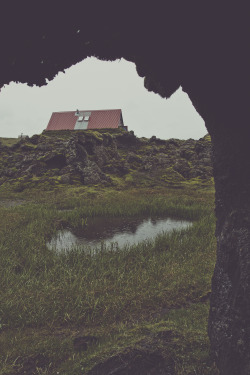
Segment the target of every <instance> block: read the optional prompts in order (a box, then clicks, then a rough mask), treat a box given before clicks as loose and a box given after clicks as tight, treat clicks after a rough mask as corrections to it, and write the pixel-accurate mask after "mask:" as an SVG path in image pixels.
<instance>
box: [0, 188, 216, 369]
mask: <svg viewBox="0 0 250 375" xmlns="http://www.w3.org/2000/svg"><path fill="white" fill-rule="evenodd" d="M84 194H85V195H84ZM177 194H178V196H176V192H172V191H169V192H160V191H158V192H157V194H155V193H154V192H153V191H150V192H149V191H140V192H138V191H130V192H129V191H126V192H119V191H118V192H115V191H112V192H110V191H107V192H104V191H103V192H100V194H95V197H94V199H89V200H88V201H87V200H86V199H84V196H85V198H86V197H87V193H86V192H83V194H79V198H77V195H76V194H75V196H74V195H73V196H72V197H68V195H67V191H66V192H65V193H64V195H63V192H61V193H60V194H59V195H58V196H54V197H52V199H51V201H49V202H47V204H42V203H39V202H38V203H36V204H33V203H30V204H28V205H26V206H19V207H15V208H12V209H6V208H5V209H4V208H1V216H0V220H1V233H0V234H1V239H0V241H1V243H0V244H1V257H0V271H1V281H0V285H1V295H0V306H1V307H0V319H1V320H0V324H1V325H2V328H5V331H3V333H2V334H1V335H0V347H1V348H2V349H1V357H0V358H1V360H2V366H3V368H4V371H5V372H2V374H3V373H8V372H7V371H8V369H9V371H10V372H11V370H10V369H11V368H12V365H13V363H14V361H15V359H16V358H17V357H18V356H21V357H23V356H24V355H30V356H31V355H35V354H37V353H44V355H45V357H48V358H49V363H50V362H51V363H53V366H54V368H55V369H56V370H57V371H62V373H63V371H65V373H69V372H67V371H70V373H71V374H78V373H81V370H80V368H81V366H83V364H84V366H86V367H88V366H89V365H90V364H91V363H92V364H93V363H94V362H95V361H96V360H97V359H98V358H99V359H101V358H103V357H105V356H106V355H108V353H109V352H110V351H114V350H115V351H117V350H118V351H119V350H121V349H122V348H123V347H125V346H127V345H134V343H135V342H136V341H138V340H139V339H141V338H145V337H146V338H147V337H148V332H149V333H150V332H151V333H152V332H155V331H157V330H158V329H159V324H160V327H161V329H171V330H173V332H174V335H175V340H174V343H172V344H171V345H170V346H169V350H170V351H171V350H172V352H173V355H174V358H175V361H176V366H177V368H178V371H179V372H178V374H188V373H191V370H192V371H193V373H195V372H194V371H196V373H200V374H215V370H211V367H209V366H208V365H207V364H205V361H206V360H207V356H208V354H207V353H208V342H207V336H206V319H205V317H204V314H206V315H207V307H206V305H203V304H201V303H199V301H200V299H203V297H204V296H205V295H206V294H207V293H208V292H209V290H210V280H211V275H212V271H213V266H214V261H215V239H214V234H213V233H214V218H213V213H212V206H213V202H212V201H213V198H212V194H210V193H209V192H192V191H189V192H185V191H181V192H180V191H178V192H177ZM48 197H49V196H47V198H48ZM63 198H64V199H63ZM39 200H40V202H42V201H44V200H45V194H44V195H43V196H40V197H39ZM60 202H63V203H62V204H61V207H66V206H67V207H68V208H71V207H74V206H75V207H76V209H74V210H73V211H66V212H58V210H57V209H56V208H58V207H60ZM122 212H125V213H126V215H134V214H138V213H149V214H150V213H152V212H154V213H167V214H169V215H170V216H171V215H172V216H174V217H176V218H178V217H179V218H183V219H191V220H196V222H195V223H194V225H193V226H192V227H191V228H188V229H186V230H181V231H173V232H171V233H170V234H166V235H164V234H163V235H159V236H158V237H157V238H156V239H155V240H154V241H144V242H143V243H141V244H139V245H137V246H130V247H129V246H127V247H126V249H125V250H124V249H122V250H119V249H117V248H115V249H113V250H111V251H106V249H105V246H103V248H102V250H101V251H98V252H96V254H95V255H94V256H93V255H91V254H85V253H84V252H82V251H81V250H80V249H79V248H77V247H75V248H74V250H73V251H70V252H65V253H63V254H56V253H54V252H51V251H49V250H48V249H47V248H46V241H47V239H48V238H50V236H51V235H52V234H53V233H55V231H56V230H57V229H58V228H63V227H65V226H67V225H71V226H76V227H78V226H81V225H85V221H84V220H85V218H86V217H88V215H89V216H91V215H92V216H95V215H100V214H103V215H107V216H110V215H113V216H115V215H121V214H122ZM83 218H84V220H83ZM190 304H194V307H191V308H185V306H189V305H190ZM179 307H183V308H182V309H181V310H175V312H174V311H173V312H171V311H170V312H167V311H168V309H176V308H179ZM161 311H165V313H164V315H161ZM206 315H205V316H206ZM158 316H160V321H159V318H157V317H158ZM184 322H185V323H184ZM145 326H146V327H147V330H146V331H147V334H146V333H145V332H144V331H145V330H144V328H143V327H145ZM53 327H56V329H57V330H59V329H61V330H62V331H63V332H64V334H63V336H62V337H63V340H61V339H58V336H56V335H53V334H51V330H52V329H53ZM59 327H61V328H59ZM69 327H71V330H72V332H74V330H75V331H77V330H80V331H83V332H84V334H86V333H92V334H95V335H98V336H100V337H102V340H103V344H98V345H96V346H93V348H91V349H90V351H89V352H88V353H87V355H84V356H81V355H79V354H76V353H75V352H74V350H73V348H72V345H70V344H69V343H70V342H71V337H72V333H71V331H70V330H69ZM15 328H18V331H16V330H15ZM30 332H32V336H31V335H30ZM65 332H66V333H65ZM15 337H16V338H15ZM148 339H149V340H150V338H148ZM118 342H119V344H118ZM10 344H11V346H10ZM201 348H202V349H201ZM49 363H48V364H46V366H47V368H49ZM67 369H68V370H67ZM69 369H70V370H69ZM44 371H45V370H44ZM53 371H54V370H53ZM188 371H189V372H188ZM197 371H198V372H197ZM43 373H45V372H43ZM47 373H53V372H52V371H51V372H50V370H48V372H47ZM0 374H1V372H0Z"/></svg>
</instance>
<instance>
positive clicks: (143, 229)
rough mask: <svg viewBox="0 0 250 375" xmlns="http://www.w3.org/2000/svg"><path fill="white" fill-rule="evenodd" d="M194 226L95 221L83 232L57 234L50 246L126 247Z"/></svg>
mask: <svg viewBox="0 0 250 375" xmlns="http://www.w3.org/2000/svg"><path fill="white" fill-rule="evenodd" d="M190 225H191V223H190V222H188V221H183V220H174V219H170V218H166V217H165V218H164V217H157V216H156V217H146V218H145V217H144V218H143V217H137V218H128V217H122V218H95V219H91V220H88V222H87V226H86V227H85V228H83V229H82V230H70V229H64V230H60V231H58V232H57V234H56V236H54V237H53V238H52V239H51V241H50V242H48V243H47V246H48V247H49V248H50V249H54V250H57V251H62V250H65V249H66V250H70V249H71V248H73V247H74V246H84V247H86V248H88V249H90V248H91V249H96V248H101V247H102V246H105V247H109V248H110V247H112V248H113V249H115V248H116V247H124V246H126V245H135V244H137V243H139V242H141V241H144V240H149V239H154V238H155V237H156V236H157V235H158V234H160V233H162V232H169V231H172V230H174V229H175V230H178V229H183V228H187V227H188V226H190Z"/></svg>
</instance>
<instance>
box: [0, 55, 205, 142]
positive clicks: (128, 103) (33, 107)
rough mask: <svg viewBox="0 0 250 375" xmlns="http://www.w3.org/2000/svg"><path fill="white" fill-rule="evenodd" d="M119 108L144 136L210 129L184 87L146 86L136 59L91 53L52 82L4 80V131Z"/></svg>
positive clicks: (0, 95)
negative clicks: (168, 93)
mask: <svg viewBox="0 0 250 375" xmlns="http://www.w3.org/2000/svg"><path fill="white" fill-rule="evenodd" d="M119 108H121V109H122V113H123V119H124V123H125V125H127V126H128V129H129V130H133V131H134V132H135V134H136V135H137V136H139V137H148V138H149V137H151V136H152V135H155V136H157V137H159V138H162V139H168V138H179V139H188V138H194V139H198V138H201V137H203V136H204V135H205V134H206V133H207V131H206V128H205V125H204V121H203V120H202V118H201V117H200V116H199V114H198V113H197V112H196V111H195V109H194V107H193V106H192V104H191V102H190V100H189V98H188V96H187V94H185V93H184V92H183V91H182V90H178V91H177V92H176V93H175V94H174V95H172V97H171V98H170V99H168V100H166V99H162V98H161V97H160V96H159V95H156V94H154V93H149V92H148V91H147V90H146V89H145V88H144V86H143V78H140V77H139V76H138V75H137V73H136V69H135V65H134V64H133V63H130V62H127V61H125V60H120V61H115V62H103V61H99V60H97V59H95V58H88V59H86V60H84V61H83V62H81V63H79V64H77V65H75V66H73V67H71V68H70V69H67V70H66V73H65V74H64V73H59V74H58V75H57V77H56V78H55V79H54V80H53V81H51V82H49V83H48V85H47V86H44V87H35V86H34V87H28V86H27V85H26V84H16V83H11V84H10V85H8V86H5V87H4V88H3V89H2V91H1V92H0V137H17V136H18V135H20V134H21V133H23V134H27V135H29V136H31V135H33V134H40V133H41V132H42V131H43V130H44V129H45V128H46V126H47V124H48V122H49V119H50V116H51V114H52V112H57V111H58V112H60V111H74V110H76V109H79V110H94V109H119Z"/></svg>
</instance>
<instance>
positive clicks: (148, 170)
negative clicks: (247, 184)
mask: <svg viewBox="0 0 250 375" xmlns="http://www.w3.org/2000/svg"><path fill="white" fill-rule="evenodd" d="M155 178H157V180H158V182H159V181H161V182H162V184H167V185H171V186H177V185H181V184H183V183H184V184H185V183H192V182H195V181H197V180H198V181H199V182H208V181H210V182H211V178H212V163H211V141H210V137H209V136H208V135H207V136H205V137H204V138H201V139H200V140H198V141H195V140H193V139H188V140H178V139H169V140H161V139H158V138H156V137H154V136H153V137H152V138H150V139H146V138H137V137H136V136H135V135H134V133H133V132H132V131H131V132H122V131H112V130H109V131H107V130H106V131H84V132H83V131H74V132H72V131H57V132H56V131H47V132H46V131H44V132H43V133H42V134H41V135H33V136H32V137H30V138H29V137H27V138H25V139H21V140H19V141H18V142H16V143H15V144H13V145H11V146H7V145H4V144H3V143H0V185H3V184H5V183H8V184H11V185H13V187H14V189H15V190H16V191H22V190H24V189H25V188H26V187H33V186H36V185H38V184H41V186H47V187H49V186H55V185H59V184H83V185H96V184H104V185H109V184H111V185H112V184H117V183H121V182H126V183H127V184H134V185H136V186H140V185H147V184H148V185H150V184H153V181H154V180H155Z"/></svg>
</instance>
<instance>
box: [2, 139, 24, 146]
mask: <svg viewBox="0 0 250 375" xmlns="http://www.w3.org/2000/svg"><path fill="white" fill-rule="evenodd" d="M19 140H20V139H19V138H4V137H0V144H2V145H3V146H8V147H10V146H13V145H14V144H16V143H17V142H18V141H19Z"/></svg>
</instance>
